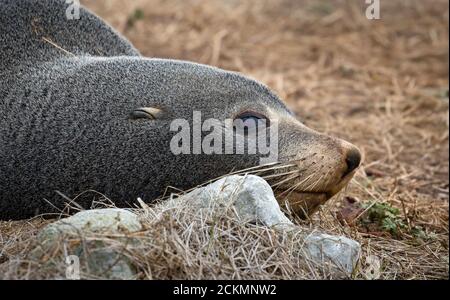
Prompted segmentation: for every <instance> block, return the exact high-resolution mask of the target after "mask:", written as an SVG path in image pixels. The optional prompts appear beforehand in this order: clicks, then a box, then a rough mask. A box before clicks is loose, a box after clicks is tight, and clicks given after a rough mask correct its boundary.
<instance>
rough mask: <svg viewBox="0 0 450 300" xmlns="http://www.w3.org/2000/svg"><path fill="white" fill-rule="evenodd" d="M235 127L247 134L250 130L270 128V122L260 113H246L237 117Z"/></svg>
mask: <svg viewBox="0 0 450 300" xmlns="http://www.w3.org/2000/svg"><path fill="white" fill-rule="evenodd" d="M234 126H235V128H236V129H239V128H244V131H245V133H246V134H247V133H248V130H249V129H254V128H257V129H261V128H260V127H261V126H264V127H266V128H267V127H269V126H270V120H269V118H267V117H266V116H264V115H262V114H260V113H257V112H253V111H245V112H243V113H240V114H239V115H237V116H236V118H235V119H234Z"/></svg>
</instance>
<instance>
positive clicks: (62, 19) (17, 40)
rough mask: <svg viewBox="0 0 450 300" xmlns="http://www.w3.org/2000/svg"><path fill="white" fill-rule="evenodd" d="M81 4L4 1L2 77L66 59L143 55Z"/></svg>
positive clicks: (0, 1)
mask: <svg viewBox="0 0 450 300" xmlns="http://www.w3.org/2000/svg"><path fill="white" fill-rule="evenodd" d="M66 2H67V3H66ZM77 3H78V1H65V0H45V1H43V0H20V1H18V0H0V74H1V73H2V72H7V71H11V70H12V69H16V70H17V69H18V68H19V70H20V67H21V66H24V65H30V64H31V65H34V64H36V63H39V62H44V61H49V60H52V59H58V58H61V57H65V56H84V55H89V56H123V55H125V56H139V55H140V54H139V52H138V51H137V50H136V49H135V48H134V47H133V46H132V45H131V44H130V43H129V42H128V41H127V40H126V39H125V38H123V37H122V36H120V35H119V34H118V33H117V32H116V31H115V30H113V29H112V28H111V27H110V26H109V25H107V24H106V23H105V22H103V21H102V20H101V19H100V18H98V17H97V16H95V15H94V14H92V13H90V12H89V11H88V10H87V9H85V8H83V7H79V8H78V7H77V6H76V4H77ZM78 13H79V18H78Z"/></svg>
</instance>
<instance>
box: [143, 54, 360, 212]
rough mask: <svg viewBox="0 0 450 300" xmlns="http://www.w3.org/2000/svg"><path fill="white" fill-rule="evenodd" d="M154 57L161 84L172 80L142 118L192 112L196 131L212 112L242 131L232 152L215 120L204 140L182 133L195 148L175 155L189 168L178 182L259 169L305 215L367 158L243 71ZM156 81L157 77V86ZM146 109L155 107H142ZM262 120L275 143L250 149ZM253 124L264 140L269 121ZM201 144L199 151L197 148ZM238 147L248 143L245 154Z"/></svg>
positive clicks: (168, 118)
mask: <svg viewBox="0 0 450 300" xmlns="http://www.w3.org/2000/svg"><path fill="white" fill-rule="evenodd" d="M146 63H151V64H154V66H153V67H152V68H151V69H152V70H153V71H154V72H155V70H159V71H157V72H158V73H159V74H158V76H153V77H157V78H159V80H160V82H162V85H161V87H160V88H163V87H164V86H169V87H171V88H170V89H168V90H167V91H166V94H165V101H166V102H165V103H164V102H160V103H158V104H157V105H156V107H157V110H156V111H155V110H154V111H153V112H154V113H152V109H154V108H153V107H147V108H140V109H138V110H137V111H136V112H137V116H138V118H139V117H142V118H144V119H145V118H147V119H148V121H149V122H162V121H165V122H171V123H172V125H173V122H174V120H177V119H179V120H189V124H191V125H192V127H191V128H190V129H192V131H194V130H195V125H194V124H196V122H197V123H198V122H201V123H200V124H197V125H200V126H202V127H201V128H202V129H205V125H207V122H208V121H207V120H218V121H225V120H233V121H234V122H235V123H234V125H235V126H234V128H233V132H232V133H231V135H233V137H234V139H233V143H234V144H233V145H232V147H233V151H232V152H230V153H227V151H226V147H227V145H225V143H226V141H225V140H222V139H220V138H219V139H211V134H212V133H214V132H213V131H214V130H217V128H216V129H213V127H214V126H212V125H211V124H209V125H207V126H206V127H207V128H206V132H205V131H203V132H202V136H201V137H199V138H198V140H197V141H195V140H194V139H195V138H194V137H193V138H192V139H187V140H186V139H185V140H183V139H182V140H176V143H177V144H178V142H180V143H182V142H186V141H187V142H188V143H189V142H190V145H188V147H187V148H186V149H187V151H186V152H183V150H178V151H176V152H177V154H178V155H177V158H176V159H175V158H174V160H176V161H177V166H178V167H179V168H180V169H182V170H183V176H184V177H183V178H181V177H179V178H177V179H176V180H174V181H173V182H174V183H175V182H176V184H177V185H178V186H182V187H192V186H194V185H196V184H199V183H201V182H200V181H201V180H205V181H206V180H210V179H212V178H215V177H217V176H220V175H223V174H227V173H229V172H233V171H234V172H238V173H241V174H245V173H252V174H257V175H260V176H262V177H263V178H266V179H267V181H269V183H270V184H271V185H272V187H273V188H274V191H275V193H276V195H277V199H278V200H279V202H280V203H282V204H287V205H288V206H289V208H290V209H291V210H292V211H293V212H294V213H296V214H297V215H299V216H306V215H309V214H311V213H313V212H314V211H316V210H317V208H318V207H319V205H320V204H323V203H325V202H326V201H327V200H328V199H330V198H331V197H332V196H333V195H335V194H336V193H337V192H338V191H340V190H341V189H342V188H343V187H344V186H346V185H347V183H348V182H349V181H350V180H351V178H352V177H353V175H354V173H355V170H356V169H357V168H358V167H359V165H360V161H361V154H360V151H359V150H358V148H357V147H355V146H354V145H352V144H350V143H348V142H346V141H344V140H341V139H338V138H334V137H330V136H328V135H325V134H321V133H318V132H316V131H314V130H312V129H310V128H308V127H306V126H305V125H304V124H302V123H301V122H300V121H299V120H298V118H296V116H295V115H294V114H293V113H292V112H291V111H290V110H289V109H288V108H287V107H286V106H285V105H284V103H283V102H282V101H281V100H280V99H279V98H278V97H277V96H276V95H275V94H274V93H273V92H271V91H270V90H269V88H267V87H266V86H264V85H262V84H260V83H258V82H257V81H254V80H252V79H249V78H246V77H244V76H242V75H239V74H237V73H233V72H226V71H223V70H220V69H217V68H213V67H209V66H204V65H198V64H193V63H189V62H179V61H166V60H153V61H148V62H146ZM181 83H182V84H181ZM154 88H155V85H153V86H152V89H154ZM167 98H170V99H171V100H170V102H167ZM142 110H147V111H148V112H150V114H147V115H146V114H145V113H144V114H143V115H142V114H141V113H142ZM195 113H198V114H199V115H201V119H197V120H195ZM155 119H156V121H155ZM236 121H243V122H244V123H243V124H244V126H245V128H244V129H245V130H246V131H245V130H244V131H242V132H239V131H237V130H236V127H239V123H238V122H237V123H236ZM248 121H254V122H253V123H252V122H250V123H249V122H248ZM261 121H263V122H262V123H258V122H261ZM224 123H225V122H224ZM224 123H221V124H222V125H221V127H219V129H221V130H222V131H220V132H219V135H220V137H224V136H226V132H227V130H228V128H226V127H225V126H223V124H224ZM252 124H253V125H252ZM258 124H260V125H261V124H263V125H266V127H265V128H263V130H265V133H267V134H266V136H265V138H266V140H265V141H266V142H267V143H268V144H271V143H274V142H275V147H270V151H272V153H267V152H265V153H262V151H260V150H261V149H256V152H254V153H250V150H249V149H250V148H249V144H250V141H251V140H252V136H250V133H249V130H250V131H251V130H252V126H256V127H257V125H258ZM246 125H247V126H246ZM176 127H177V128H178V125H177V126H176ZM180 128H181V126H180ZM198 128H200V127H198ZM172 129H174V128H172ZM238 129H239V128H238ZM253 129H256V130H255V131H254V132H253V134H254V133H256V136H253V138H254V140H258V134H259V135H261V131H259V130H260V129H261V128H253ZM181 131H182V130H179V131H178V133H181ZM178 133H177V134H178ZM216 133H217V132H216ZM185 134H186V132H185ZM187 134H188V135H189V137H190V136H195V133H193V132H191V131H189V132H187ZM208 134H209V135H210V136H209V137H210V138H209V139H208V138H207V136H208ZM239 135H241V136H242V135H243V136H244V139H239V138H238V136H239ZM170 136H171V137H172V145H171V146H172V148H171V150H170V151H172V152H173V150H174V149H173V142H174V140H173V139H174V133H172V134H171V135H170ZM224 139H226V138H224ZM273 139H276V141H274V140H273ZM210 142H212V143H217V142H219V143H223V144H224V145H223V147H222V145H220V147H219V148H217V147H216V146H217V145H214V147H215V148H214V147H213V151H207V150H206V149H205V148H208V147H206V146H209V144H208V145H205V143H210ZM196 144H198V151H199V152H198V153H192V152H191V151H193V149H195V147H196ZM255 144H257V147H256V148H258V146H259V145H260V144H259V143H258V142H257V143H255ZM237 149H245V150H244V152H243V153H242V152H241V154H239V153H237V152H238V151H237ZM167 151H169V150H167ZM273 152H276V153H273ZM183 154H184V155H183ZM192 154H194V155H192ZM268 155H269V156H272V160H271V161H269V160H267V159H266V160H264V158H267V156H268ZM187 170H194V172H192V171H187ZM191 172H192V174H189V173H191ZM187 173H188V174H187Z"/></svg>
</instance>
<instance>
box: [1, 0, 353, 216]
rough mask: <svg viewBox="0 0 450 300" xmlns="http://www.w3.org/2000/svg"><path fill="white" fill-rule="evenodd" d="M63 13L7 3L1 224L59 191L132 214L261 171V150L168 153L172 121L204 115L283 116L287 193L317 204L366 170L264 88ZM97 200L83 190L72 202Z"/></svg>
mask: <svg viewBox="0 0 450 300" xmlns="http://www.w3.org/2000/svg"><path fill="white" fill-rule="evenodd" d="M67 6H68V4H65V1H63V0H45V1H42V0H23V1H16V0H0V78H1V81H0V111H1V113H2V118H1V119H0V218H1V219H18V218H25V217H30V216H33V215H36V214H41V213H49V212H55V211H58V209H61V208H62V207H63V206H64V204H65V203H66V202H67V199H65V198H64V197H62V196H61V194H64V195H66V196H68V197H69V198H74V197H75V196H77V195H79V194H80V193H82V192H83V191H86V190H95V191H97V192H99V193H102V194H104V195H106V196H108V198H110V199H111V200H113V201H114V202H115V203H116V204H117V205H118V206H128V205H132V204H133V202H134V201H135V200H136V198H137V197H141V198H142V199H144V200H148V201H150V200H153V199H155V198H157V197H159V196H161V195H162V194H164V191H165V190H166V188H167V187H168V186H173V187H177V188H180V189H188V188H191V187H194V186H196V185H198V184H201V183H203V182H205V181H207V180H210V179H213V178H216V177H218V176H220V175H223V174H227V173H228V172H230V171H233V170H239V169H245V168H248V167H252V166H255V165H257V164H258V162H259V158H260V157H259V156H258V155H257V154H255V155H239V154H236V155H219V154H216V155H206V154H189V155H186V154H185V155H175V154H173V153H172V151H170V141H171V138H172V137H173V134H170V128H169V127H170V124H171V121H172V120H174V119H177V118H180V119H186V120H189V121H192V116H193V111H200V112H201V113H202V115H203V118H204V119H207V118H215V119H219V120H224V119H226V118H236V116H239V115H240V114H242V112H248V111H253V112H257V113H258V116H259V115H264V116H267V118H268V119H272V118H276V119H278V120H280V122H279V124H280V125H279V150H280V153H279V157H280V161H284V162H288V161H295V164H296V167H295V168H297V169H298V170H299V173H298V174H299V175H298V176H297V177H295V178H293V179H292V180H291V181H290V186H295V192H296V193H298V194H299V195H301V194H303V195H307V196H306V197H304V198H303V200H308V201H310V202H311V203H316V202H317V203H318V204H320V203H323V202H324V201H325V200H327V199H328V198H329V197H331V196H332V195H333V194H335V193H336V192H337V191H338V190H339V189H341V188H342V186H344V185H345V184H346V183H347V182H348V181H349V179H350V178H351V176H352V175H353V172H354V169H355V168H356V167H357V166H358V165H359V160H360V156H359V152H358V151H357V149H356V148H354V147H353V146H351V145H350V144H348V143H345V142H343V141H340V140H337V139H333V138H330V137H327V136H324V135H321V134H319V133H317V132H315V131H312V130H310V129H308V128H306V127H305V126H304V125H302V124H301V123H300V122H298V121H297V120H296V119H295V118H294V117H293V115H292V113H291V112H290V111H289V110H288V109H287V108H286V106H285V105H284V104H283V103H282V102H281V101H280V100H279V99H278V98H277V96H275V95H274V94H273V93H272V92H271V91H270V90H269V89H268V88H266V87H265V86H263V85H262V84H259V83H258V82H256V81H254V80H251V79H248V78H246V77H243V76H241V75H239V74H236V73H232V72H226V71H223V70H220V69H217V68H213V67H209V66H204V65H199V64H195V63H190V62H183V61H174V60H162V59H149V58H145V57H142V56H141V55H140V54H139V52H138V51H137V50H136V49H135V48H134V47H133V46H132V45H131V44H130V43H129V42H128V41H127V40H125V39H124V38H123V37H121V36H120V35H118V34H117V33H116V32H115V31H114V30H113V29H111V28H110V27H109V26H108V25H106V24H105V23H104V22H103V21H101V20H100V19H99V18H98V17H96V16H94V15H93V14H91V13H90V12H88V11H87V10H85V9H84V8H82V9H81V11H80V19H79V20H68V19H67V18H66V10H67ZM142 108H144V109H142ZM152 112H157V113H155V114H152ZM146 113H147V117H145V114H146ZM143 116H144V117H143ZM287 157H289V159H287ZM305 166H308V167H306V168H305ZM290 168H292V167H290ZM300 170H301V172H300ZM283 172H285V170H284V171H283ZM291 174H292V173H291ZM286 182H289V181H286ZM302 182H303V183H302ZM286 189H288V187H286V188H284V190H286ZM55 191H59V192H60V193H57V192H55ZM310 198H311V199H312V200H310ZM92 200H93V198H92V194H84V195H83V196H81V197H79V198H77V203H79V204H81V205H83V206H87V207H88V206H89V204H90V202H91V201H92ZM307 206H308V205H307ZM313 206H314V207H315V206H316V204H314V205H313ZM304 207H305V206H303V208H302V209H305V208H304ZM308 209H309V208H307V210H308Z"/></svg>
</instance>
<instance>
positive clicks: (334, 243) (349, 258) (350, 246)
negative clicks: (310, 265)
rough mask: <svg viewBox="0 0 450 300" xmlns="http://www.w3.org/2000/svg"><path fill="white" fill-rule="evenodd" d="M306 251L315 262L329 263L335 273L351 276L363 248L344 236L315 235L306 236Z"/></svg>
mask: <svg viewBox="0 0 450 300" xmlns="http://www.w3.org/2000/svg"><path fill="white" fill-rule="evenodd" d="M304 251H305V252H306V254H307V256H308V257H309V258H310V259H312V260H313V261H315V262H317V263H322V264H323V263H328V264H330V266H331V267H332V268H333V269H335V271H338V272H342V273H344V274H345V275H346V276H350V275H351V274H352V273H353V270H354V268H355V267H356V264H357V263H358V260H359V257H360V255H361V246H360V244H359V243H358V242H357V241H355V240H352V239H349V238H346V237H344V236H334V235H329V234H325V233H313V234H310V235H308V236H306V238H305V243H304Z"/></svg>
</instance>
